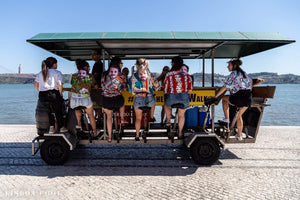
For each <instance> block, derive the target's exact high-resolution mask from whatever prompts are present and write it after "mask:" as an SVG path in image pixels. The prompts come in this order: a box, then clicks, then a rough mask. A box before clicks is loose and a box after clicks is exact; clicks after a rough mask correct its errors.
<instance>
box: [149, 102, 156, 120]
mask: <svg viewBox="0 0 300 200" xmlns="http://www.w3.org/2000/svg"><path fill="white" fill-rule="evenodd" d="M154 111H155V105H154V106H152V108H151V110H150V118H151V119H152V118H153V117H154Z"/></svg>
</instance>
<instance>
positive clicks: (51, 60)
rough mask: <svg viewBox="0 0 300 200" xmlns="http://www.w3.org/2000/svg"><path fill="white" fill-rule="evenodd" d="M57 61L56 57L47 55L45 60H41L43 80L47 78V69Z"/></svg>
mask: <svg viewBox="0 0 300 200" xmlns="http://www.w3.org/2000/svg"><path fill="white" fill-rule="evenodd" d="M55 63H57V60H56V58H53V57H48V58H47V59H46V60H43V62H42V74H43V80H44V82H46V81H47V79H48V76H49V75H48V69H51V68H52V67H53V65H54V64H55Z"/></svg>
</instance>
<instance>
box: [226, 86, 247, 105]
mask: <svg viewBox="0 0 300 200" xmlns="http://www.w3.org/2000/svg"><path fill="white" fill-rule="evenodd" d="M251 101H252V91H251V90H239V91H237V92H236V93H234V94H233V95H230V96H229V102H230V103H231V104H233V105H235V106H237V107H245V106H246V107H247V106H249V105H250V104H251Z"/></svg>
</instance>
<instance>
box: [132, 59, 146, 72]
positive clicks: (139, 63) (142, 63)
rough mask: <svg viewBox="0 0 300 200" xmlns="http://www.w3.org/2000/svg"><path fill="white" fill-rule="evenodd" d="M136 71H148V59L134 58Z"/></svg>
mask: <svg viewBox="0 0 300 200" xmlns="http://www.w3.org/2000/svg"><path fill="white" fill-rule="evenodd" d="M135 64H136V67H137V71H138V72H141V71H144V70H147V71H148V72H149V69H148V67H149V61H148V60H147V59H146V58H139V59H137V60H136V63H135Z"/></svg>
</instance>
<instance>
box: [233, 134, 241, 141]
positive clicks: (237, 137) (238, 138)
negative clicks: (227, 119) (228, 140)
mask: <svg viewBox="0 0 300 200" xmlns="http://www.w3.org/2000/svg"><path fill="white" fill-rule="evenodd" d="M235 138H236V139H237V140H238V141H242V140H243V137H239V136H237V135H236V136H235Z"/></svg>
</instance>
